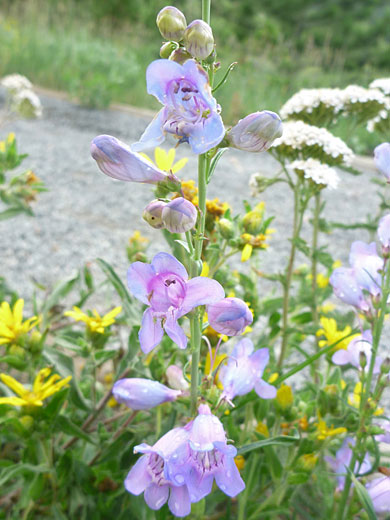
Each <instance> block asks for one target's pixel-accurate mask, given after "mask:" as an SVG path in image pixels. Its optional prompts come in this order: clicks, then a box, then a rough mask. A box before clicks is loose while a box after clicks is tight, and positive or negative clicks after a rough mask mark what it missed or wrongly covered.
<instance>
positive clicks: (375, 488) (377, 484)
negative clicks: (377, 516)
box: [367, 477, 390, 513]
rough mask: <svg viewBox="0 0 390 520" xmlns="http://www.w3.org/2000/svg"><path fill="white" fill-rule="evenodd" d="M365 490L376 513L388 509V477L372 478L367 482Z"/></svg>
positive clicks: (389, 490)
mask: <svg viewBox="0 0 390 520" xmlns="http://www.w3.org/2000/svg"><path fill="white" fill-rule="evenodd" d="M367 490H368V494H369V495H370V497H371V500H372V503H373V505H374V509H375V511H376V512H377V513H384V512H386V511H387V512H389V511H390V477H381V478H376V479H374V480H372V481H371V482H369V484H367Z"/></svg>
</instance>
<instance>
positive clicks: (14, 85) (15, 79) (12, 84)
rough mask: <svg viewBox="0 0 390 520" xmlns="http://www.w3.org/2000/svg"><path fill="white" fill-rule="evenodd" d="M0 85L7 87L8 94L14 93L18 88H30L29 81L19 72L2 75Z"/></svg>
mask: <svg viewBox="0 0 390 520" xmlns="http://www.w3.org/2000/svg"><path fill="white" fill-rule="evenodd" d="M0 85H1V86H2V87H4V88H5V89H7V90H8V92H9V93H10V94H16V93H17V92H18V91H19V90H24V89H32V83H31V81H30V80H29V79H27V78H26V76H22V75H20V74H9V75H8V76H4V78H1V80H0Z"/></svg>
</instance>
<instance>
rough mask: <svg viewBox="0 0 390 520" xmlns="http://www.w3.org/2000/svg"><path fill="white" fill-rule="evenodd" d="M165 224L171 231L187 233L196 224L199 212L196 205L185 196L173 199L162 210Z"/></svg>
mask: <svg viewBox="0 0 390 520" xmlns="http://www.w3.org/2000/svg"><path fill="white" fill-rule="evenodd" d="M161 216H162V222H163V225H164V226H165V227H166V229H168V231H170V232H171V233H185V232H186V231H189V230H190V229H192V228H193V227H194V226H195V223H196V219H197V218H198V213H197V211H196V208H195V206H194V205H193V204H192V202H190V201H189V200H186V199H184V198H183V197H178V198H177V199H173V200H171V202H168V204H165V206H164V208H163V210H162V214H161Z"/></svg>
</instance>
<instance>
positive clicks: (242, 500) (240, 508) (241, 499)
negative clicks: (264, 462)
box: [237, 453, 259, 520]
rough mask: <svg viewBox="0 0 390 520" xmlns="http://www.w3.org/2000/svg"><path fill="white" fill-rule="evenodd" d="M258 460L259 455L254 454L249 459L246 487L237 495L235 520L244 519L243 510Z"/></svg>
mask: <svg viewBox="0 0 390 520" xmlns="http://www.w3.org/2000/svg"><path fill="white" fill-rule="evenodd" d="M258 460H259V454H258V453H255V454H254V455H252V457H251V458H250V461H249V464H250V467H249V474H248V478H247V479H246V487H245V490H244V492H243V493H241V494H240V495H239V498H238V517H237V520H244V519H245V509H246V504H247V502H248V494H249V492H250V489H251V487H252V483H253V478H254V476H255V472H256V469H257V467H258Z"/></svg>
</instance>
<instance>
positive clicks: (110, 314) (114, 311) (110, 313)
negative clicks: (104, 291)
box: [103, 306, 122, 320]
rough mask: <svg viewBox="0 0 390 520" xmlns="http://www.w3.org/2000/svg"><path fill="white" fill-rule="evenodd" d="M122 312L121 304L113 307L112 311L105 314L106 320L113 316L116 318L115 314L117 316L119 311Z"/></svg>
mask: <svg viewBox="0 0 390 520" xmlns="http://www.w3.org/2000/svg"><path fill="white" fill-rule="evenodd" d="M121 312H122V307H121V306H119V307H115V309H112V311H110V312H108V313H107V314H105V315H104V316H103V319H104V320H106V319H112V318H115V316H117V315H118V314H119V313H121Z"/></svg>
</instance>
